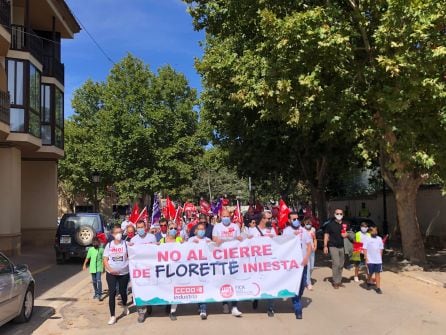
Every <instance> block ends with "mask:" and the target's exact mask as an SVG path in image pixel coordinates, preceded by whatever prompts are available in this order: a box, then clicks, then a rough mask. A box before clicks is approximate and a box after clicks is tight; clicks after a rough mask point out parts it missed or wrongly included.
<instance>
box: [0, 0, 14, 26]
mask: <svg viewBox="0 0 446 335" xmlns="http://www.w3.org/2000/svg"><path fill="white" fill-rule="evenodd" d="M0 24H1V25H2V26H3V28H5V29H9V28H7V27H10V26H11V7H10V4H9V1H6V0H0Z"/></svg>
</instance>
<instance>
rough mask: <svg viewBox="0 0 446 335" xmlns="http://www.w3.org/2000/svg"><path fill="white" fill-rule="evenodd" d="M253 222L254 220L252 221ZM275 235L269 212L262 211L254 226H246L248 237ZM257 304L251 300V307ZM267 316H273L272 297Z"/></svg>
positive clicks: (255, 306)
mask: <svg viewBox="0 0 446 335" xmlns="http://www.w3.org/2000/svg"><path fill="white" fill-rule="evenodd" d="M254 222H255V221H254ZM274 236H277V234H276V231H275V230H274V228H273V227H272V223H271V212H269V211H263V212H262V213H260V220H259V223H258V224H257V225H255V226H254V227H249V228H248V238H253V237H270V238H271V237H274ZM258 304H259V301H258V300H254V301H253V302H252V308H253V309H257V307H258ZM266 311H267V313H268V316H269V317H273V316H274V299H268V306H267V308H266Z"/></svg>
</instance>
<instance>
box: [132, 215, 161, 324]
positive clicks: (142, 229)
mask: <svg viewBox="0 0 446 335" xmlns="http://www.w3.org/2000/svg"><path fill="white" fill-rule="evenodd" d="M138 244H156V237H155V235H153V234H150V233H148V232H147V228H146V224H145V222H144V221H143V220H140V221H138V222H137V223H136V235H135V236H134V237H133V238H132V239H131V241H130V243H129V244H128V245H129V246H130V247H132V246H134V245H138ZM137 310H138V322H139V323H142V322H144V320H145V319H146V314H147V312H148V314H150V313H151V312H152V306H148V307H146V306H140V307H138V308H137Z"/></svg>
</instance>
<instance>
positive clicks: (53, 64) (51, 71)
mask: <svg viewBox="0 0 446 335" xmlns="http://www.w3.org/2000/svg"><path fill="white" fill-rule="evenodd" d="M43 75H44V76H48V77H54V78H56V79H57V80H59V82H60V83H61V84H62V85H64V81H65V67H64V65H63V64H62V63H61V62H60V61H59V60H58V59H56V58H55V57H52V56H43Z"/></svg>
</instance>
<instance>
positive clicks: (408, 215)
mask: <svg viewBox="0 0 446 335" xmlns="http://www.w3.org/2000/svg"><path fill="white" fill-rule="evenodd" d="M403 179H404V180H405V181H406V182H404V183H403V182H402V180H400V181H399V182H398V184H397V185H395V189H394V193H395V200H396V208H397V214H398V222H399V225H400V230H401V241H402V245H403V254H404V256H405V257H406V258H408V259H409V260H410V261H411V262H413V263H417V264H422V263H425V262H426V252H425V250H424V243H423V237H422V235H421V231H420V226H419V224H418V218H417V193H418V188H419V186H420V184H419V182H418V181H417V180H416V179H414V178H412V180H410V181H408V180H407V178H403Z"/></svg>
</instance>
